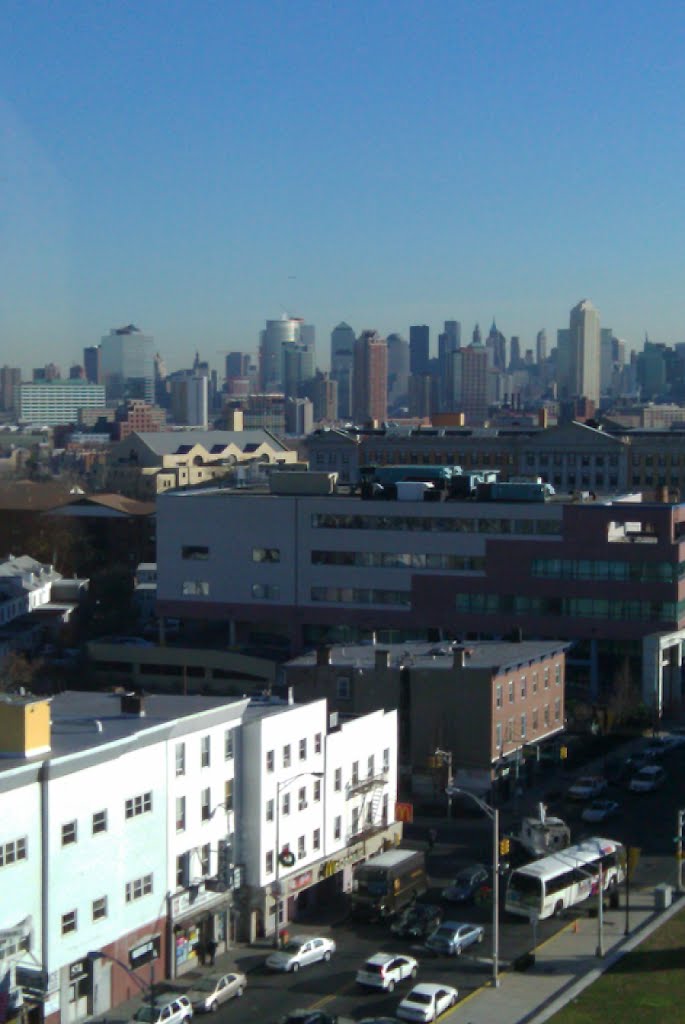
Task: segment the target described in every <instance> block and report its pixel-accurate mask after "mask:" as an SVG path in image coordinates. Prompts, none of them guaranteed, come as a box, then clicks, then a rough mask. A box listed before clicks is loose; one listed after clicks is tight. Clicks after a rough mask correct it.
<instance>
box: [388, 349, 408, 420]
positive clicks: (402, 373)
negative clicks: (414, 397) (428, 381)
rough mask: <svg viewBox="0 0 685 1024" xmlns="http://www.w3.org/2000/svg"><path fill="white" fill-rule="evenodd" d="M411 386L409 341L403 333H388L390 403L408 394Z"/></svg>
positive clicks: (394, 402) (392, 403) (390, 404)
mask: <svg viewBox="0 0 685 1024" xmlns="http://www.w3.org/2000/svg"><path fill="white" fill-rule="evenodd" d="M408 387H409V343H408V342H407V339H406V338H403V337H402V335H401V334H389V335H388V405H389V406H390V407H391V408H392V406H393V405H395V404H396V403H397V402H399V400H400V399H401V398H403V397H405V396H406V394H407V388H408Z"/></svg>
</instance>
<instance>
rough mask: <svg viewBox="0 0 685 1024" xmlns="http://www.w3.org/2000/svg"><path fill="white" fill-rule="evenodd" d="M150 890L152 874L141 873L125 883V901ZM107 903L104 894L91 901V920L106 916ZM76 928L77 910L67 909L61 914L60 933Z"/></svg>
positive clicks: (132, 899)
mask: <svg viewBox="0 0 685 1024" xmlns="http://www.w3.org/2000/svg"><path fill="white" fill-rule="evenodd" d="M151 892H152V875H142V876H141V877H140V878H134V879H133V881H131V882H127V883H126V888H125V899H126V902H127V903H132V902H134V901H135V900H139V899H142V897H143V896H147V895H148V894H149V893H151ZM107 913H108V903H107V897H106V896H100V897H98V899H95V900H93V901H92V903H91V917H92V920H93V921H101V920H102V919H103V918H104V917H107ZM77 929H78V911H77V910H68V911H67V912H66V914H62V935H68V934H69V933H70V932H75V931H77Z"/></svg>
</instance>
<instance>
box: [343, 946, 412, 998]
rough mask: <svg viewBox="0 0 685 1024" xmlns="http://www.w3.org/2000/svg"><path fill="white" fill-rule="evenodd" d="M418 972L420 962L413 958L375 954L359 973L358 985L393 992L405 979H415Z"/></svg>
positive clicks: (390, 954) (391, 954)
mask: <svg viewBox="0 0 685 1024" xmlns="http://www.w3.org/2000/svg"><path fill="white" fill-rule="evenodd" d="M418 970H419V965H418V962H417V961H416V960H415V959H414V957H413V956H399V955H398V954H396V953H374V955H373V956H372V957H370V958H369V959H368V960H367V961H366V963H365V964H364V966H363V967H362V968H361V970H359V971H357V984H358V985H364V986H365V987H367V988H382V989H383V990H384V991H385V992H392V991H393V990H394V988H395V985H397V983H398V982H400V981H404V979H405V978H415V977H416V975H417V973H418Z"/></svg>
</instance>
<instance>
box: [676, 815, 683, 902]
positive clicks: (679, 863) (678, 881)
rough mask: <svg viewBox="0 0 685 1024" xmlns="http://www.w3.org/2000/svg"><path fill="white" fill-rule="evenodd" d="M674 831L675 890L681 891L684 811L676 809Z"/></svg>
mask: <svg viewBox="0 0 685 1024" xmlns="http://www.w3.org/2000/svg"><path fill="white" fill-rule="evenodd" d="M676 827H677V830H678V831H677V832H676V854H675V855H676V876H675V877H676V890H677V891H678V892H679V893H681V892H682V891H683V828H684V827H685V811H682V810H681V811H678V820H677V826H676Z"/></svg>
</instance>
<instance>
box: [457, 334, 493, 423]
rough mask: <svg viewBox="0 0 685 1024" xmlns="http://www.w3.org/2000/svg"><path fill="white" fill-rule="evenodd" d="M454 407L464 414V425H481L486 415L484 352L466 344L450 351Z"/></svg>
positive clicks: (486, 365) (485, 361)
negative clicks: (454, 350)
mask: <svg viewBox="0 0 685 1024" xmlns="http://www.w3.org/2000/svg"><path fill="white" fill-rule="evenodd" d="M452 394H453V395H454V406H453V408H454V410H455V411H457V412H463V413H464V419H465V421H466V424H467V426H474V427H482V426H483V424H484V423H485V420H486V418H487V414H488V352H487V349H486V348H484V346H483V345H468V346H466V347H465V348H460V349H457V351H456V352H453V353H452Z"/></svg>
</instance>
